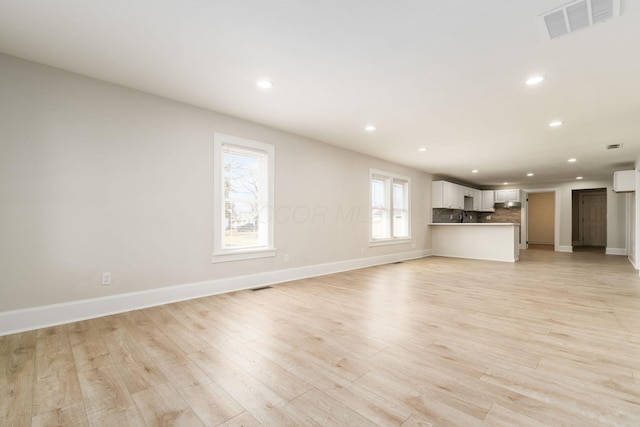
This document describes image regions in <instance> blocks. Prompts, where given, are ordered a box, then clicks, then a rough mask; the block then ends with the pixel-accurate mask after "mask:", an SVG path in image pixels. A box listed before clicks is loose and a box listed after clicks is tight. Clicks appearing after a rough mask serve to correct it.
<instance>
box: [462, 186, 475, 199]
mask: <svg viewBox="0 0 640 427" xmlns="http://www.w3.org/2000/svg"><path fill="white" fill-rule="evenodd" d="M459 187H460V190H461V191H462V197H473V188H469V187H464V186H462V185H460V186H459Z"/></svg>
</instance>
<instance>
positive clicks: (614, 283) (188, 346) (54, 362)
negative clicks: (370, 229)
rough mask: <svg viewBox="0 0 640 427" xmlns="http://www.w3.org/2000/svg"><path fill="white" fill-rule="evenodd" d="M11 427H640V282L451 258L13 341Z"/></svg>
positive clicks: (1, 392) (618, 268)
mask: <svg viewBox="0 0 640 427" xmlns="http://www.w3.org/2000/svg"><path fill="white" fill-rule="evenodd" d="M0 425H2V426H28V425H33V426H55V425H61V426H76V425H77V426H81V425H92V426H111V425H112V426H118V427H122V426H143V425H147V426H157V425H179V426H198V425H208V426H216V425H224V426H254V425H265V426H284V425H295V426H305V425H320V426H360V425H382V426H432V425H436V426H476V425H490V426H510V427H512V426H541V425H554V426H560V425H562V426H603V425H605V426H606V425H612V426H613V425H616V426H617V425H624V426H639V425H640V277H638V275H637V273H636V272H635V270H634V269H633V268H632V267H631V265H630V264H629V262H628V261H627V260H626V258H625V257H618V256H605V255H599V254H592V253H582V254H566V253H555V252H551V251H544V250H539V251H536V250H527V251H523V252H522V253H521V261H520V262H518V263H515V264H511V263H496V262H483V261H470V260H458V259H447V258H435V257H433V258H426V259H422V260H416V261H411V262H405V263H401V264H390V265H385V266H380V267H374V268H368V269H363V270H358V271H352V272H347V273H341V274H335V275H331V276H324V277H318V278H313V279H307V280H301V281H297V282H292V283H286V284H282V285H278V286H274V287H273V288H271V289H265V290H261V291H244V292H236V293H232V294H226V295H220V296H214V297H209V298H203V299H198V300H192V301H187V302H181V303H176V304H171V305H166V306H161V307H155V308H150V309H145V310H139V311H134V312H130V313H126V314H121V315H115V316H109V317H104V318H99V319H95V320H89V321H84V322H78V323H73V324H69V325H64V326H59V327H53V328H47V329H42V330H38V331H34V332H27V333H21V334H16V335H10V336H5V337H2V338H0Z"/></svg>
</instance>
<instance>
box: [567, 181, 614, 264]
mask: <svg viewBox="0 0 640 427" xmlns="http://www.w3.org/2000/svg"><path fill="white" fill-rule="evenodd" d="M571 205H572V209H571V240H572V244H573V250H574V252H584V251H588V252H596V253H605V249H606V246H607V189H606V188H593V189H587V190H573V191H572V192H571Z"/></svg>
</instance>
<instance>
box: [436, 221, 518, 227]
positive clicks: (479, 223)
mask: <svg viewBox="0 0 640 427" xmlns="http://www.w3.org/2000/svg"><path fill="white" fill-rule="evenodd" d="M429 225H457V226H460V225H462V226H469V225H473V226H482V227H484V226H496V225H497V226H505V225H510V226H514V225H517V226H518V227H520V224H518V223H517V222H430V223H429Z"/></svg>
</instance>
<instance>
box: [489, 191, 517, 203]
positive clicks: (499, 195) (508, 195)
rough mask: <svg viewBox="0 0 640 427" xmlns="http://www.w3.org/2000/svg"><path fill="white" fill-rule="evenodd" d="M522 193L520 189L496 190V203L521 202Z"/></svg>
mask: <svg viewBox="0 0 640 427" xmlns="http://www.w3.org/2000/svg"><path fill="white" fill-rule="evenodd" d="M520 194H521V191H520V190H518V189H510V190H496V192H495V200H494V201H495V203H505V202H521V201H522V200H521V196H520Z"/></svg>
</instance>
